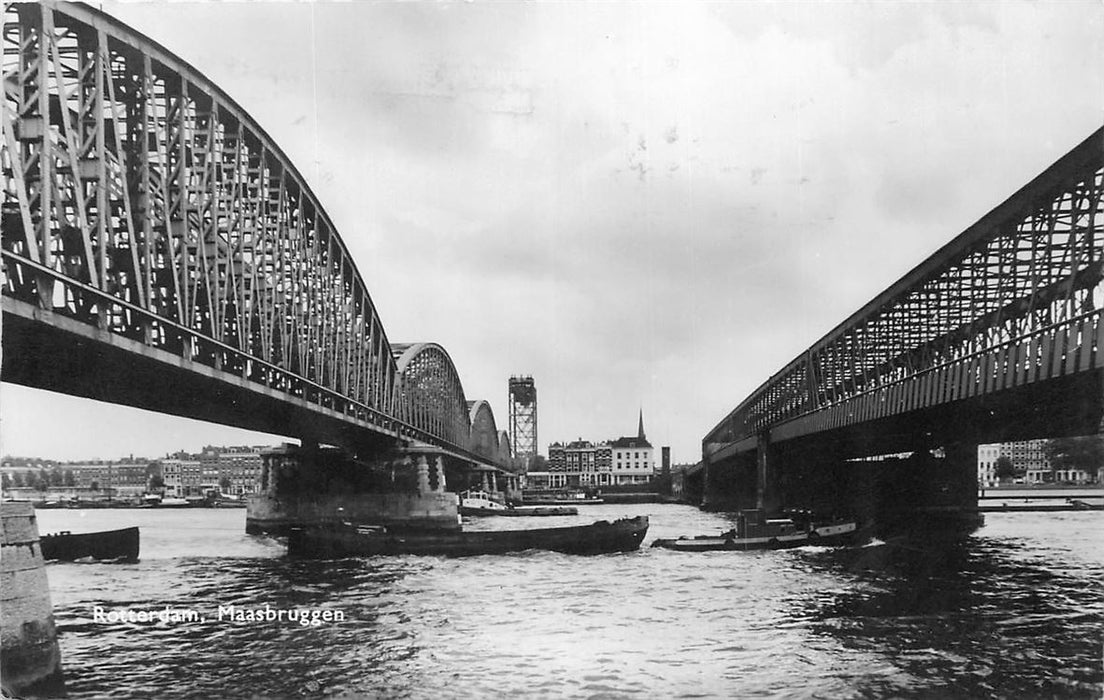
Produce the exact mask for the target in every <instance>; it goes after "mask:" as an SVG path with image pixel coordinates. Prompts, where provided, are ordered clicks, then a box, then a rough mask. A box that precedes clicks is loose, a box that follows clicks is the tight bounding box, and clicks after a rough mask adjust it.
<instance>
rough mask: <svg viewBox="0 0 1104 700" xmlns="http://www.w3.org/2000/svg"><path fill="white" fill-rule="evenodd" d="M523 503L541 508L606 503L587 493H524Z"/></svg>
mask: <svg viewBox="0 0 1104 700" xmlns="http://www.w3.org/2000/svg"><path fill="white" fill-rule="evenodd" d="M522 501H523V502H524V503H525V505H540V506H576V505H600V504H602V503H604V502H605V501H603V500H602V499H601V498H598V497H597V496H591V495H589V494H587V493H586V492H585V491H531V492H529V493H525V492H522Z"/></svg>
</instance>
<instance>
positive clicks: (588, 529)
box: [288, 515, 648, 559]
mask: <svg viewBox="0 0 1104 700" xmlns="http://www.w3.org/2000/svg"><path fill="white" fill-rule="evenodd" d="M647 532H648V516H646V515H640V516H637V517H635V518H622V519H620V520H616V521H614V522H609V521H606V520H600V521H598V522H595V523H591V524H589V525H574V526H569V527H552V528H536V529H529V530H485V531H478V532H471V531H439V532H433V531H429V532H425V531H423V532H412V531H406V532H391V531H388V530H387V529H386V528H381V527H372V526H359V527H358V526H354V525H347V524H346V525H341V526H335V527H308V528H296V529H293V530H292V531H291V533H290V534H289V536H288V554H289V555H291V556H297V557H306V558H315V559H327V558H337V557H349V556H372V555H376V554H429V555H446V556H472V555H478V554H503V553H506V552H520V551H523V550H526V549H544V550H551V551H555V552H563V553H565V554H604V553H610V552H631V551H633V550H635V549H638V548H639V547H640V543H641V542H642V541H643V540H644V535H646V534H647Z"/></svg>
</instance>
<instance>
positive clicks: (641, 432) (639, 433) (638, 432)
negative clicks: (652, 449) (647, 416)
mask: <svg viewBox="0 0 1104 700" xmlns="http://www.w3.org/2000/svg"><path fill="white" fill-rule="evenodd" d="M636 437H637V439H639V440H644V439H645V438H644V407H643V406H641V408H640V427H639V428H637V429H636Z"/></svg>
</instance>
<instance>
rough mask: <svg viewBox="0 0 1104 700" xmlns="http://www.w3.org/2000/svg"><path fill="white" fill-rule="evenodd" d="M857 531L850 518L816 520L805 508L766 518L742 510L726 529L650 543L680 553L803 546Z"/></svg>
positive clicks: (833, 542)
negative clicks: (728, 528) (778, 516)
mask: <svg viewBox="0 0 1104 700" xmlns="http://www.w3.org/2000/svg"><path fill="white" fill-rule="evenodd" d="M857 530H858V526H857V523H855V521H853V520H852V521H833V522H827V523H825V522H819V523H818V522H814V521H813V519H812V517H811V514H809V513H808V512H806V511H798V512H794V513H793V514H792V517H788V518H765V517H764V516H763V514H762V512H761V511H758V510H745V511H740V513H739V514H738V515H737V516H736V527H734V528H732V529H731V530H729V531H727V532H722V533H720V534H719V535H698V536H696V537H686V536H683V537H677V538H667V539H663V538H660V539H657V540H655V541H654V542H652V546H653V547H663V548H664V549H674V550H677V551H680V552H707V551H713V550H736V551H749V550H756V549H787V548H790V547H802V546H804V545H817V546H825V547H834V546H838V545H841V544H847V543H848V542H850V541H851V540H852V539H854V537H855V533H856V531H857Z"/></svg>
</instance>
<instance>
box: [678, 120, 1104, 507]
mask: <svg viewBox="0 0 1104 700" xmlns="http://www.w3.org/2000/svg"><path fill="white" fill-rule="evenodd" d="M1102 192H1104V128H1102V129H1098V130H1097V131H1096V132H1095V133H1093V134H1092V135H1091V136H1090V137H1089V138H1087V139H1085V141H1084V142H1082V143H1081V144H1080V145H1078V146H1077V147H1075V148H1074V149H1073V150H1072V151H1070V152H1069V153H1068V154H1066V155H1065V156H1063V157H1062V158H1061V159H1059V160H1058V161H1057V162H1055V163H1054V164H1053V165H1052V166H1050V167H1049V168H1047V170H1046V171H1045V172H1043V173H1042V174H1040V175H1039V176H1038V177H1036V178H1035V179H1034V180H1032V181H1031V182H1030V183H1029V184H1027V185H1026V186H1024V187H1023V188H1022V189H1020V190H1019V191H1018V192H1016V193H1015V194H1014V195H1012V196H1011V197H1010V198H1009V199H1008V200H1007V201H1005V202H1004V203H1002V204H1000V205H999V206H997V207H996V208H995V209H993V210H992V211H991V212H989V213H988V214H987V215H986V216H984V217H983V218H982V219H981V220H980V221H978V222H977V223H976V224H974V225H973V226H971V227H970V228H968V229H966V231H964V232H963V233H961V234H960V235H958V236H957V237H956V238H954V239H953V240H952V241H951V242H949V243H948V244H947V245H945V246H943V247H942V248H941V249H940V250H938V251H937V252H936V253H935V254H934V255H932V256H931V257H930V258H928V259H927V260H925V261H924V262H922V263H921V264H920V265H918V266H917V267H916V268H915V269H913V270H912V271H911V272H909V273H908V274H907V275H905V276H904V277H903V278H902V279H900V280H899V281H898V282H897V283H895V284H894V285H892V286H891V287H890V288H889V289H887V290H886V291H885V292H883V293H881V294H879V295H878V296H877V297H876V298H874V299H873V300H872V301H871V302H869V303H868V304H866V305H865V306H864V307H863V308H862V309H860V310H859V311H857V312H856V313H855V314H853V315H852V316H851V317H850V318H848V319H847V320H845V321H844V322H843V323H841V324H840V325H839V326H837V327H836V328H835V329H833V330H832V331H831V332H830V333H828V334H827V335H826V336H824V337H823V338H821V339H820V340H818V341H817V342H816V343H814V344H813V345H812V346H811V347H810V348H809V349H808V350H806V351H805V352H803V353H801V354H800V355H799V356H798V357H796V358H794V359H793V360H792V361H791V362H790V363H789V364H787V365H786V366H785V367H783V368H782V370H781V371H779V372H778V373H776V374H775V375H773V376H772V377H770V378H769V379H768V380H767V381H765V382H764V383H763V384H762V385H761V386H759V388H757V389H756V390H755V391H754V392H752V394H751V395H750V396H748V397H747V398H745V399H744V400H743V401H741V402H740V403H739V404H738V405H737V406H736V408H734V409H733V410H732V411H731V412H730V413H729V414H728V415H727V416H725V417H724V419H722V420H721V421H720V422H719V423H718V424H717V425H716V427H714V428H713V429H712V430H711V431H710V432H709V433H708V434H707V435H706V436H705V438H704V439H703V441H702V462H701V463H700V464H699V466H698V468H697V470H692V472H691V474H690V478H691V479H694V478H695V476H696V475H698V476H699V477H700V473H701V472H702V471H707V470H709V469H710V468H714V470H716V469H717V468H718V467H722V466H723V465H725V464H732V463H735V462H736V461H739V460H740V459H741V458H742V457H744V456H754V455H756V454H758V455H759V457H758V459H760V460H762V459H765V455H766V453H767V452H769V451H770V450H772V449H780V450H788V451H790V452H792V453H795V454H800V455H801V456H800V457H799V458H798V459H804V460H806V461H815V460H816V455H817V454H819V453H830V454H831V455H833V456H834V458H837V459H849V458H855V457H863V456H871V455H878V454H885V453H892V452H901V451H908V450H917V449H924V448H929V447H936V446H947V445H951V444H961V445H965V446H967V447H966V448H965V449H964V451H963V454H964V455H965V454H968V453H969V450H970V449H971V448H972V447H973V446H976V445H977V444H978V443H979V442H980V443H986V442H997V441H1004V440H1022V439H1029V438H1036V437H1058V436H1065V435H1078V434H1090V433H1095V432H1097V431H1098V430H1100V429H1101V426H1102V422H1101V421H1102V416H1104V317H1102V309H1104V285H1102V284H1101V280H1102V279H1104V204H1102V202H1101V195H1102ZM759 472H760V473H759V475H758V477H757V481H758V484H757V485H756V484H752V486H753V487H755V488H758V489H759V492H760V496H762V491H763V489H764V488H765V487H766V485H765V482H766V481H768V480H769V478H770V477H769V476H768V475H767V474H764V473H763V472H764V469H763V468H762V465H760V469H759ZM971 479H972V476H971ZM760 500H762V499H761V498H760Z"/></svg>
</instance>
